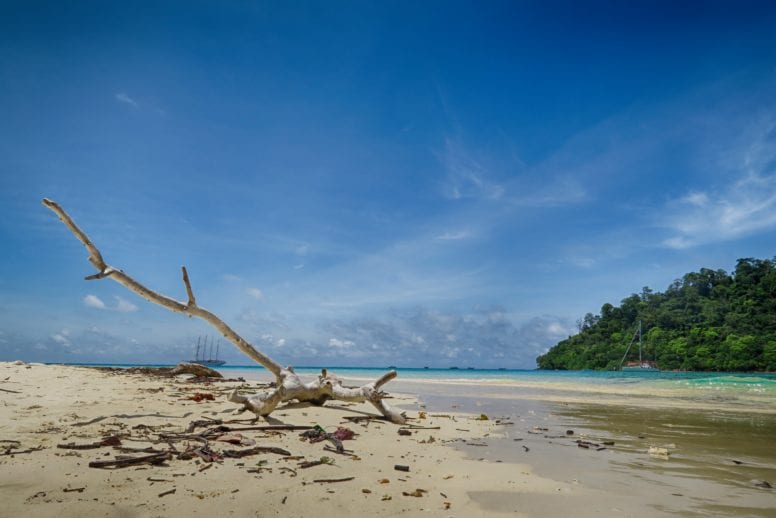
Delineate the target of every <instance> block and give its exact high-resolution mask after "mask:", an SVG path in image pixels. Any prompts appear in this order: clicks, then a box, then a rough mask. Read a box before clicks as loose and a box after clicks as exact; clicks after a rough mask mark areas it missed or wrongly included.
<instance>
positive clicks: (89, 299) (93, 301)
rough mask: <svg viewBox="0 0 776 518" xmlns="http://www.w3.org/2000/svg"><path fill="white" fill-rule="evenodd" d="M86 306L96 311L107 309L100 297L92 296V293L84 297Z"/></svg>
mask: <svg viewBox="0 0 776 518" xmlns="http://www.w3.org/2000/svg"><path fill="white" fill-rule="evenodd" d="M84 305H86V307H89V308H95V309H107V306H106V305H105V303H104V302H103V301H102V300H101V299H100V297H98V296H97V295H92V294H91V293H90V294H89V295H87V296H85V297H84Z"/></svg>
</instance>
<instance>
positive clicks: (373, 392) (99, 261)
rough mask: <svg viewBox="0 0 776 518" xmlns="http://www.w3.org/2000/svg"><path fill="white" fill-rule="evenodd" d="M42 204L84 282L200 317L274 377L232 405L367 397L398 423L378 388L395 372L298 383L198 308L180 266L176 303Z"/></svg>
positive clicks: (263, 408) (258, 410) (254, 407)
mask: <svg viewBox="0 0 776 518" xmlns="http://www.w3.org/2000/svg"><path fill="white" fill-rule="evenodd" d="M43 205H45V206H46V207H47V208H49V209H51V210H52V211H53V212H54V213H55V214H56V215H57V216H58V217H59V219H60V220H61V221H62V223H64V224H65V226H67V228H68V229H69V230H70V232H72V233H73V235H74V236H75V237H76V238H77V239H78V240H79V241H80V242H81V243H82V244H83V245H84V246H85V247H86V250H87V251H88V252H89V262H90V263H92V265H93V266H94V267H95V268H96V269H97V273H96V274H94V275H90V276H88V277H86V280H95V279H103V278H106V277H107V278H110V279H112V280H114V281H116V282H118V283H119V284H121V285H123V286H124V287H126V288H127V289H129V290H130V291H133V292H135V293H137V294H138V295H140V296H141V297H143V298H144V299H146V300H148V301H150V302H153V303H154V304H158V305H160V306H163V307H165V308H167V309H169V310H170V311H175V312H177V313H183V314H184V315H188V316H189V317H198V318H201V319H203V320H205V321H206V322H208V323H209V324H210V325H212V326H213V327H215V328H216V329H217V330H218V332H220V333H221V334H222V335H223V336H224V338H226V339H227V340H229V341H230V342H232V343H233V344H234V345H235V346H236V347H237V348H238V349H239V350H240V351H242V352H243V353H245V354H246V355H247V356H249V357H250V358H252V359H253V360H254V361H256V362H257V363H258V364H260V365H262V366H264V367H265V368H266V369H267V370H269V371H270V372H271V373H272V374H274V375H275V379H276V382H275V387H274V388H272V389H269V390H266V391H263V392H259V393H257V394H254V395H251V396H244V395H241V394H239V393H237V391H236V390H235V391H234V392H232V394H230V395H229V400H230V401H232V402H234V403H239V404H242V405H243V409H244V410H250V411H251V412H253V413H254V414H256V415H257V416H265V417H266V416H268V415H270V414H271V413H272V411H273V410H275V408H276V407H277V406H278V405H279V404H280V403H283V402H285V401H290V400H297V401H300V402H310V403H313V404H318V405H320V404H323V403H324V402H325V401H326V400H328V399H336V400H340V401H351V402H362V401H369V402H370V403H372V404H373V405H374V406H375V408H377V409H378V410H379V411H380V413H381V414H382V415H383V416H385V417H386V418H387V419H388V420H390V421H392V422H394V423H397V424H404V422H405V419H406V418H405V415H404V413H403V412H399V411H398V410H396V409H393V408H391V407H390V406H388V405H387V404H386V403H385V402H384V401H383V397H384V396H385V393H383V392H382V391H381V390H380V389H381V387H382V386H383V385H384V384H385V383H387V382H389V381H391V380H392V379H393V378H395V377H396V371H389V372H387V373H385V374H383V375H382V376H381V377H380V378H378V379H377V380H375V381H373V382H371V383H367V384H366V385H364V386H362V387H356V388H348V387H343V386H342V383H341V382H340V381H339V380H338V379H337V378H336V377H333V376H329V375H328V374H327V372H326V370H325V369H324V370H323V371H322V372H321V374H320V375H319V376H318V377H317V379H315V380H313V381H310V382H308V383H304V382H303V381H302V380H301V378H300V377H299V376H298V375H297V374H296V373H295V372H294V370H293V368H292V367H282V366H281V365H280V364H278V363H276V362H275V361H274V360H272V359H271V358H270V357H268V356H266V355H265V354H263V353H262V352H260V351H258V350H257V349H256V348H254V347H253V345H251V344H250V343H248V341H246V340H245V339H244V338H243V337H241V336H240V335H239V334H237V332H236V331H234V330H233V329H232V328H231V327H229V326H228V325H227V324H226V323H225V322H224V321H222V320H221V319H220V318H218V317H217V316H216V315H215V314H213V313H211V312H210V311H208V310H206V309H204V308H202V307H200V306H198V305H197V302H196V299H195V297H194V291H193V290H192V288H191V283H190V282H189V275H188V272H187V271H186V267H185V266H183V267H181V270H182V273H183V284H184V286H185V288H186V294H187V296H188V300H187V301H186V302H180V301H178V300H175V299H173V298H170V297H167V296H165V295H162V294H160V293H157V292H155V291H153V290H151V289H149V288H146V287H145V286H143V285H142V284H140V283H139V282H137V281H136V280H135V279H133V278H132V277H130V276H129V275H127V274H126V273H124V272H123V271H121V270H119V269H118V268H114V267H112V266H110V265H108V264H107V263H106V262H105V261H104V260H103V258H102V254H101V253H100V251H99V250H98V249H97V247H96V246H95V245H94V243H92V241H91V240H90V239H89V237H88V236H87V235H86V234H85V233H84V232H83V231H82V230H81V229H80V228H78V226H77V225H76V224H75V222H74V221H73V219H72V218H71V217H70V215H69V214H67V212H65V210H64V209H62V207H60V206H59V205H58V204H57V203H56V202H54V201H51V200H49V199H46V198H44V199H43Z"/></svg>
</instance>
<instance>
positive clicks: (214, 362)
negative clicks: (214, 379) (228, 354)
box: [189, 336, 226, 367]
mask: <svg viewBox="0 0 776 518" xmlns="http://www.w3.org/2000/svg"><path fill="white" fill-rule="evenodd" d="M201 338H202V337H200V336H198V337H197V352H196V354H195V355H194V359H193V360H189V362H190V363H198V364H199V365H204V366H205V367H218V366H219V365H223V364H225V363H226V362H225V361H224V360H219V359H218V351H219V349H220V348H221V340H219V341H218V343H217V344H216V357H215V358H213V339H212V338H211V340H210V352H209V354H208V357H207V359H206V358H205V353H207V352H208V344H207V336H206V337H205V343H204V345H200V341H201ZM200 350H201V352H202V357H201V358H200V354H199V353H200Z"/></svg>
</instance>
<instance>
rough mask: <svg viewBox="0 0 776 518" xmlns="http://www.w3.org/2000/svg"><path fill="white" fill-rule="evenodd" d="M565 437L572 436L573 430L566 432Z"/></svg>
mask: <svg viewBox="0 0 776 518" xmlns="http://www.w3.org/2000/svg"><path fill="white" fill-rule="evenodd" d="M566 435H574V430H566Z"/></svg>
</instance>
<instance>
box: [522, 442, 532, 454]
mask: <svg viewBox="0 0 776 518" xmlns="http://www.w3.org/2000/svg"><path fill="white" fill-rule="evenodd" d="M522 446H523V449H524V450H525V451H526V452H529V451H531V449H530V448H529V447H528V446H526V445H525V444H523V445H522Z"/></svg>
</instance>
